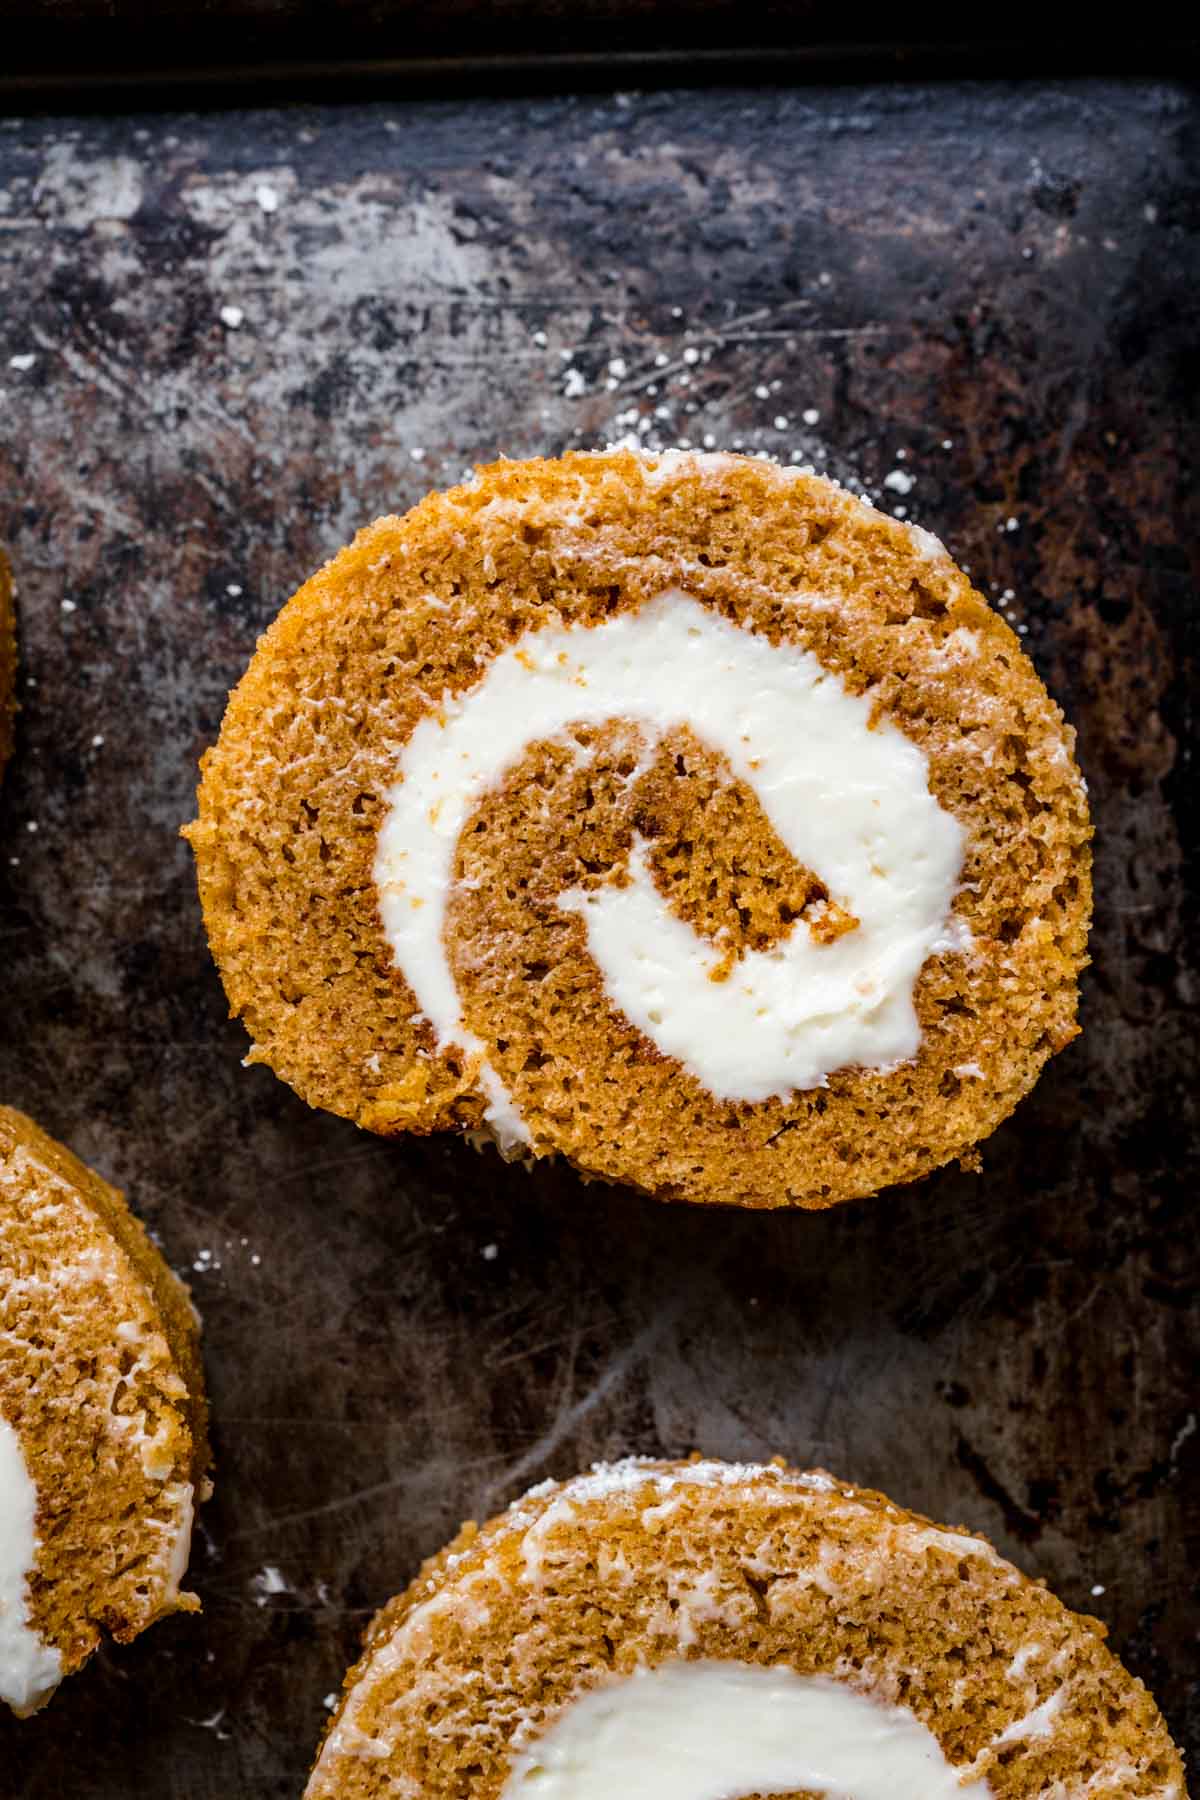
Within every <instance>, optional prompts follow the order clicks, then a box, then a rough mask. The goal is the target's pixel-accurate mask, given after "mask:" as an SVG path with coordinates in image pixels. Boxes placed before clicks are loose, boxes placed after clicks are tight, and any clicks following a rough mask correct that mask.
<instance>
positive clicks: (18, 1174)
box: [0, 1107, 210, 1712]
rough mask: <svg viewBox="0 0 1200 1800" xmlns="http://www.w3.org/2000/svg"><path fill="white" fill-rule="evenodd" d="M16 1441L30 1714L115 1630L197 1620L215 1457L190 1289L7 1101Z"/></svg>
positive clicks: (16, 1580) (8, 1621)
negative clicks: (197, 1562) (169, 1619)
mask: <svg viewBox="0 0 1200 1800" xmlns="http://www.w3.org/2000/svg"><path fill="white" fill-rule="evenodd" d="M0 1430H2V1431H3V1434H4V1443H3V1444H2V1445H0V1449H3V1450H4V1451H5V1455H6V1458H7V1461H6V1462H5V1465H4V1478H3V1480H0V1511H3V1513H4V1523H5V1530H4V1531H3V1532H0V1538H3V1540H4V1541H3V1542H0V1565H3V1567H0V1585H3V1584H4V1583H7V1586H5V1587H4V1594H5V1601H6V1604H5V1605H4V1606H3V1607H0V1689H3V1690H4V1691H3V1694H2V1697H3V1698H4V1699H6V1700H7V1701H8V1703H9V1704H10V1705H11V1706H12V1707H13V1708H14V1710H16V1711H18V1712H26V1711H30V1710H33V1709H34V1708H35V1707H36V1706H37V1705H39V1704H41V1703H42V1701H44V1700H45V1699H46V1698H47V1697H48V1695H49V1693H50V1692H51V1691H52V1690H53V1687H54V1685H55V1684H56V1682H57V1680H58V1679H59V1678H60V1677H61V1676H62V1675H66V1674H69V1673H70V1672H71V1671H72V1670H74V1669H77V1668H78V1667H79V1665H80V1664H81V1663H82V1662H84V1661H85V1660H86V1658H87V1657H88V1656H90V1654H91V1653H92V1651H93V1650H94V1649H95V1648H96V1646H97V1645H98V1644H99V1642H100V1640H101V1637H102V1635H104V1634H108V1635H110V1636H112V1637H113V1638H116V1639H117V1640H118V1641H120V1642H122V1643H124V1642H127V1641H128V1640H129V1639H131V1638H133V1637H135V1636H136V1635H137V1634H138V1633H139V1632H140V1631H143V1630H144V1629H145V1627H146V1626H147V1625H150V1624H152V1623H153V1622H154V1620H156V1619H158V1618H161V1617H163V1616H164V1615H165V1614H167V1613H170V1612H174V1611H194V1610H196V1608H197V1607H198V1604H199V1603H198V1601H197V1600H196V1599H195V1597H194V1596H193V1595H191V1594H189V1593H186V1592H184V1591H182V1589H181V1582H182V1580H183V1576H184V1572H185V1570H186V1567H187V1560H188V1551H189V1546H190V1541H191V1528H192V1518H193V1512H194V1509H195V1507H196V1505H197V1504H198V1503H199V1502H200V1501H201V1500H203V1499H204V1498H205V1497H206V1495H207V1493H208V1490H209V1483H208V1467H209V1460H210V1458H209V1449H208V1437H207V1426H206V1407H205V1399H204V1383H203V1376H202V1372H201V1366H200V1352H199V1324H198V1320H197V1317H196V1313H195V1310H194V1308H193V1307H192V1304H191V1300H190V1298H189V1296H188V1292H187V1289H186V1288H185V1287H184V1285H183V1283H182V1282H180V1281H179V1280H178V1279H177V1278H176V1277H175V1276H174V1275H173V1274H172V1272H171V1271H170V1269H169V1268H168V1267H167V1265H166V1263H165V1261H164V1260H163V1258H162V1256H161V1255H160V1254H159V1252H158V1251H157V1250H156V1249H155V1247H154V1246H153V1244H152V1243H151V1242H150V1240H149V1238H148V1237H147V1235H146V1232H145V1230H144V1229H143V1227H142V1226H141V1224H140V1223H139V1222H138V1221H137V1220H136V1219H135V1218H134V1217H133V1215H132V1214H131V1213H130V1212H129V1210H128V1208H127V1207H126V1205H125V1202H124V1200H123V1199H122V1197H121V1195H120V1194H119V1193H117V1192H116V1190H115V1189H113V1188H111V1187H110V1186H109V1185H108V1184H107V1182H105V1181H103V1180H102V1179H101V1178H100V1176H99V1175H97V1174H95V1173H94V1172H93V1171H92V1170H90V1169H88V1168H85V1167H84V1165H83V1164H82V1163H81V1162H79V1161H78V1159H77V1158H76V1157H74V1156H72V1155H71V1153H70V1152H69V1151H68V1150H66V1149H64V1148H63V1147H62V1145H61V1144H58V1143H56V1142H55V1141H54V1140H53V1139H51V1138H49V1137H48V1136H47V1135H46V1134H45V1133H44V1132H43V1131H41V1130H39V1128H38V1127H37V1126H36V1125H35V1124H34V1123H33V1121H32V1120H30V1119H27V1118H26V1117H25V1116H24V1115H23V1114H21V1113H19V1112H15V1111H13V1110H11V1109H10V1108H8V1107H0ZM23 1507H24V1509H25V1510H26V1512H27V1518H26V1519H25V1520H24V1521H23V1520H22V1517H21V1514H22V1509H23ZM23 1527H24V1528H27V1529H28V1532H29V1552H30V1553H31V1556H30V1560H29V1562H28V1566H26V1567H24V1568H23V1569H22V1568H12V1567H9V1566H8V1565H9V1564H10V1563H11V1562H12V1558H13V1556H14V1555H16V1553H17V1547H18V1545H19V1542H20V1536H21V1530H22V1528H23Z"/></svg>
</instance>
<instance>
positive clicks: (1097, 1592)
mask: <svg viewBox="0 0 1200 1800" xmlns="http://www.w3.org/2000/svg"><path fill="white" fill-rule="evenodd" d="M1103 1592H1104V1587H1103V1585H1102V1583H1100V1582H1099V1581H1098V1582H1097V1583H1096V1585H1095V1587H1094V1588H1093V1589H1092V1599H1093V1600H1098V1599H1099V1598H1100V1596H1101V1594H1102V1593H1103Z"/></svg>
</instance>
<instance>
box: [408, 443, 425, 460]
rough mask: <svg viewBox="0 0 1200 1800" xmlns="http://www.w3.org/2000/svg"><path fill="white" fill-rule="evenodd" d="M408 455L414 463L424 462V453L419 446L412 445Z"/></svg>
mask: <svg viewBox="0 0 1200 1800" xmlns="http://www.w3.org/2000/svg"><path fill="white" fill-rule="evenodd" d="M408 454H409V455H410V456H411V457H412V459H413V461H414V462H424V461H425V452H424V450H423V449H422V447H421V445H420V444H414V445H413V447H412V449H411V450H410V451H409V453H408Z"/></svg>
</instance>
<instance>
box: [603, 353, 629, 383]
mask: <svg viewBox="0 0 1200 1800" xmlns="http://www.w3.org/2000/svg"><path fill="white" fill-rule="evenodd" d="M608 372H609V374H610V375H615V376H616V378H617V380H618V381H620V380H621V378H622V376H624V375H628V373H629V364H628V363H627V362H626V361H625V358H624V357H623V356H614V357H613V358H612V361H611V362H610V363H609V365H608Z"/></svg>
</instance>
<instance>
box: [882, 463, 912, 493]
mask: <svg viewBox="0 0 1200 1800" xmlns="http://www.w3.org/2000/svg"><path fill="white" fill-rule="evenodd" d="M916 480H917V478H916V476H915V475H910V474H909V473H908V470H907V469H893V470H892V471H891V473H890V474H889V475H885V476H884V478H883V485H884V487H885V488H891V490H892V492H893V494H911V493H912V491H913V488H914V487H915V486H916Z"/></svg>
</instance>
